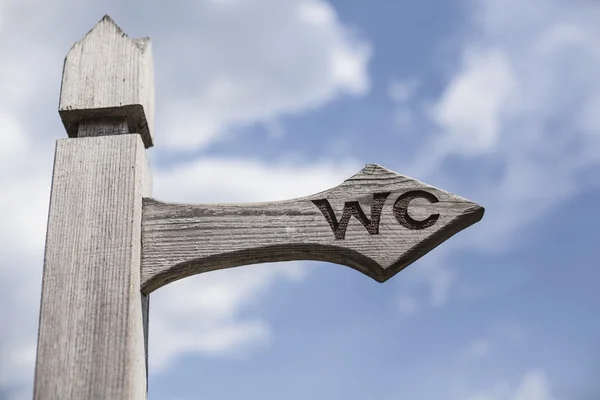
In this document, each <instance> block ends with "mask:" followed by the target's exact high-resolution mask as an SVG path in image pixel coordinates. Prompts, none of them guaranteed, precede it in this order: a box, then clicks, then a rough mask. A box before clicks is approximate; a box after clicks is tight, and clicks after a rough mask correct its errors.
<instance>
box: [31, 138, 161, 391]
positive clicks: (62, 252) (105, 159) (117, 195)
mask: <svg viewBox="0 0 600 400" xmlns="http://www.w3.org/2000/svg"><path fill="white" fill-rule="evenodd" d="M149 195H150V171H149V167H148V162H147V159H146V154H145V149H144V144H143V143H142V140H141V137H140V135H138V134H127V135H120V136H105V137H85V138H77V139H63V140H59V141H58V143H57V147H56V156H55V166H54V175H53V178H52V194H51V200H50V211H49V217H48V231H47V238H46V253H45V257H44V275H43V283H42V301H41V309H40V328H39V336H38V353H37V362H36V370H35V384H34V398H35V399H78V400H79V399H145V398H146V393H147V381H146V365H145V360H146V348H145V347H146V344H145V340H146V335H147V330H145V329H144V324H145V320H147V298H146V296H143V295H142V294H141V291H140V256H141V254H140V252H141V217H142V197H143V196H149ZM145 314H146V315H145Z"/></svg>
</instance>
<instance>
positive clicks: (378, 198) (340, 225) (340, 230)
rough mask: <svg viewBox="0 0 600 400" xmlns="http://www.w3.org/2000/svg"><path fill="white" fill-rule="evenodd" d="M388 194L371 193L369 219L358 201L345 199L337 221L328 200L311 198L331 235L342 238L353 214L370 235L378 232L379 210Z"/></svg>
mask: <svg viewBox="0 0 600 400" xmlns="http://www.w3.org/2000/svg"><path fill="white" fill-rule="evenodd" d="M389 195H390V192H387V193H375V194H373V204H371V219H368V218H367V216H366V215H365V213H364V212H363V210H362V208H361V207H360V204H358V201H347V202H346V204H344V211H343V212H342V218H341V219H340V221H339V222H338V220H337V217H336V216H335V213H334V212H333V209H332V208H331V205H330V204H329V200H327V199H322V200H313V201H312V202H313V203H314V205H315V206H317V207H318V208H319V210H321V212H322V213H323V216H324V217H325V219H326V220H327V222H328V223H329V226H330V227H331V230H332V231H333V235H334V236H335V238H336V239H344V238H345V237H346V229H347V228H348V223H349V222H350V217H351V216H354V217H355V218H356V219H357V220H359V221H360V223H361V224H363V226H364V227H365V228H366V229H367V232H369V233H370V234H371V235H377V234H378V233H379V220H380V218H381V210H382V209H383V205H384V204H385V200H386V199H387V197H388V196H389Z"/></svg>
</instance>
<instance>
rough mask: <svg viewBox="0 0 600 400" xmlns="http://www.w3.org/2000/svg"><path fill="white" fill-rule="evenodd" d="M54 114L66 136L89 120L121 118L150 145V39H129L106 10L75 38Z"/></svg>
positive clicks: (151, 93)
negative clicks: (92, 25) (57, 107)
mask: <svg viewBox="0 0 600 400" xmlns="http://www.w3.org/2000/svg"><path fill="white" fill-rule="evenodd" d="M59 114H60V116H61V119H62V121H63V124H64V126H65V129H66V130H67V134H68V135H69V137H72V138H74V137H78V136H79V134H78V131H79V124H80V123H81V122H84V121H91V120H99V119H105V120H109V121H110V120H114V121H116V122H120V121H123V122H125V123H126V124H127V126H128V131H129V132H131V133H139V134H140V135H141V136H142V140H143V142H144V145H145V147H146V148H148V147H151V146H152V137H153V128H154V127H153V124H154V121H153V119H154V117H153V116H154V71H153V66H152V46H151V43H150V39H149V38H142V39H131V38H130V37H129V36H127V35H126V34H125V33H124V32H123V31H122V30H121V28H119V27H118V26H117V25H116V24H115V22H114V21H113V20H112V19H111V18H110V17H109V16H108V15H105V16H104V17H103V18H102V19H101V20H100V22H98V23H97V24H96V26H94V28H92V30H91V31H89V32H88V34H87V35H86V36H85V37H84V38H83V39H82V40H80V41H78V42H76V43H75V44H74V45H73V47H72V48H71V50H70V51H69V53H68V54H67V57H66V58H65V64H64V69H63V77H62V87H61V91H60V103H59Z"/></svg>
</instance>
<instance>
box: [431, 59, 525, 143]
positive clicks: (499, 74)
mask: <svg viewBox="0 0 600 400" xmlns="http://www.w3.org/2000/svg"><path fill="white" fill-rule="evenodd" d="M516 86H517V83H516V81H515V77H514V74H513V72H512V70H511V66H510V61H509V59H508V57H507V56H506V54H505V53H504V52H503V51H502V50H495V49H492V50H484V51H473V52H470V51H467V52H466V54H465V56H464V66H463V69H462V71H460V72H459V73H458V75H457V76H456V77H454V79H453V80H452V82H451V83H450V85H449V86H448V87H447V88H446V90H445V92H444V94H443V95H442V98H441V99H440V100H439V102H438V103H437V105H436V107H435V110H434V119H435V120H436V121H437V123H438V124H440V125H441V126H443V127H444V130H445V132H444V135H445V136H446V139H445V140H444V141H443V142H444V146H445V147H446V148H448V149H452V151H453V152H456V153H463V152H464V153H466V154H473V153H481V152H484V151H490V150H494V149H495V148H496V145H497V141H498V139H499V135H500V134H501V132H500V128H501V127H500V124H501V120H502V117H503V115H502V112H503V107H505V106H506V105H507V102H508V100H509V99H510V96H511V94H513V93H514V91H515V89H516Z"/></svg>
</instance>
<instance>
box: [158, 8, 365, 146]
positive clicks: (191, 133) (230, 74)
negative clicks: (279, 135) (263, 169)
mask: <svg viewBox="0 0 600 400" xmlns="http://www.w3.org/2000/svg"><path fill="white" fill-rule="evenodd" d="M265 9H268V10H269V12H268V13H265V12H264V10H265ZM196 16H197V21H196V24H197V25H196V27H195V29H194V30H193V31H190V32H187V31H183V30H182V31H180V32H179V34H174V35H173V36H172V37H171V38H170V39H169V40H170V42H171V43H170V45H169V46H168V49H167V50H165V49H163V57H165V64H166V68H165V69H166V73H167V74H168V76H171V77H175V79H176V77H177V76H184V77H186V80H187V81H186V82H185V84H184V83H183V82H182V83H181V89H180V90H179V91H178V92H177V93H174V95H173V96H171V98H170V100H169V103H168V104H165V105H164V107H165V113H164V118H163V119H162V121H163V122H162V125H160V126H159V129H158V130H159V131H161V132H168V135H164V136H160V135H158V136H157V143H160V144H161V145H162V144H164V145H167V146H170V147H174V148H181V149H189V148H190V147H198V146H206V145H208V144H210V143H212V142H213V141H215V140H220V139H223V137H224V136H223V133H225V132H227V131H228V130H231V129H233V128H236V127H240V126H246V125H250V124H254V123H264V122H267V121H269V120H272V119H273V118H275V117H277V116H281V115H286V114H291V113H298V112H301V111H304V110H308V109H312V108H315V107H317V106H320V105H322V104H325V103H326V102H328V101H331V100H332V99H334V98H336V97H337V96H339V95H342V94H351V95H360V94H363V93H365V92H366V91H367V90H368V89H369V77H368V73H367V64H368V61H369V59H370V55H371V50H370V46H369V44H368V43H367V42H365V41H364V40H362V39H360V38H359V37H357V35H356V33H355V32H353V31H352V30H350V29H349V28H348V27H346V26H345V25H344V24H343V23H342V22H341V21H340V20H339V18H338V17H337V14H336V12H335V10H334V9H333V8H332V7H331V5H330V4H329V3H327V2H325V1H323V0H292V1H284V2H282V1H278V0H255V1H252V2H236V3H235V6H233V4H225V5H223V4H221V3H202V4H201V5H199V6H197V15H196ZM231 26H235V27H236V28H235V29H231ZM208 37H210V40H206V38H208ZM165 51H166V52H168V53H169V54H164V52H165ZM189 51H192V52H193V55H192V56H191V57H189V58H187V59H186V60H185V62H184V61H182V58H183V55H184V54H185V53H186V52H189ZM196 54H197V55H198V56H196ZM171 58H172V59H174V60H178V61H176V62H174V61H173V62H169V61H168V60H169V59H171Z"/></svg>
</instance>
